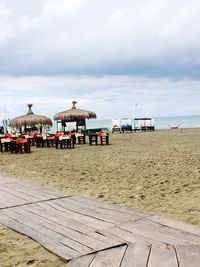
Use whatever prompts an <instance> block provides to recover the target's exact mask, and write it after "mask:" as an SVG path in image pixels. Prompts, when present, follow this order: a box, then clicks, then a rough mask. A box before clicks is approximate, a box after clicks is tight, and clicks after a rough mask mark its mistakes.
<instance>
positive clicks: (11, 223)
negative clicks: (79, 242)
mask: <svg viewBox="0 0 200 267" xmlns="http://www.w3.org/2000/svg"><path fill="white" fill-rule="evenodd" d="M0 223H1V224H4V225H6V226H7V227H10V228H12V229H14V230H16V231H17V232H20V233H22V234H25V235H27V236H29V237H31V238H32V239H34V240H35V241H36V242H38V243H39V244H40V245H42V246H43V247H45V248H46V249H48V250H49V251H51V252H52V253H54V254H56V255H58V256H60V257H62V258H63V259H65V260H70V259H72V258H73V257H74V251H69V249H68V248H67V247H66V246H65V245H63V244H60V243H59V242H57V241H56V240H53V239H52V238H49V237H47V236H45V235H43V234H41V233H38V232H37V231H35V230H33V229H31V228H30V227H27V226H26V225H24V224H21V223H19V222H17V221H16V220H14V219H11V218H10V217H8V216H7V215H6V214H3V212H0Z"/></svg>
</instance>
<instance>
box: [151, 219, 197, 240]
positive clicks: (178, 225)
mask: <svg viewBox="0 0 200 267" xmlns="http://www.w3.org/2000/svg"><path fill="white" fill-rule="evenodd" d="M149 220H150V221H153V222H156V223H159V224H162V225H165V226H168V227H171V228H174V229H177V230H181V231H184V232H188V233H190V234H193V235H198V236H200V227H199V226H195V225H191V224H187V223H184V222H181V221H176V220H171V219H168V218H164V217H161V216H159V215H154V216H152V217H150V218H149Z"/></svg>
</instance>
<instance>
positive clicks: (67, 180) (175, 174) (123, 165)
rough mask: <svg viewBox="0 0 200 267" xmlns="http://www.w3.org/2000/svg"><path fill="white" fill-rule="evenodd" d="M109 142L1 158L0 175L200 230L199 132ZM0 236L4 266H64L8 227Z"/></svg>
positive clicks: (117, 138) (119, 138)
mask: <svg viewBox="0 0 200 267" xmlns="http://www.w3.org/2000/svg"><path fill="white" fill-rule="evenodd" d="M110 143H111V145H109V146H100V145H99V146H94V145H93V146H91V147H90V146H89V145H88V144H86V145H77V146H76V148H75V149H72V150H61V149H58V150H56V149H55V148H33V149H32V153H31V154H30V155H28V154H17V155H11V154H8V153H3V154H2V155H0V160H1V164H0V173H1V174H7V175H10V176H14V177H18V178H19V179H29V180H32V181H34V182H35V183H37V184H40V185H44V186H47V187H53V188H56V189H59V190H62V191H66V192H68V193H73V194H82V195H85V196H92V197H96V198H99V199H101V200H105V201H109V202H111V203H115V204H120V205H125V206H128V207H132V208H135V209H140V210H144V211H151V212H155V213H160V214H164V215H165V216H168V217H171V218H175V219H178V220H182V221H185V222H187V223H192V224H196V225H200V129H183V131H181V130H180V129H176V130H162V131H155V132H149V133H148V132H144V133H141V132H137V133H132V134H130V133H127V134H125V135H123V134H118V133H116V134H112V135H111V137H110ZM0 237H1V238H0V253H1V259H2V262H3V264H4V265H3V266H13V265H12V261H13V259H18V260H20V261H21V263H20V264H21V265H20V264H16V265H15V266H27V265H26V263H27V259H28V260H29V257H28V258H27V255H28V254H29V255H30V258H31V259H32V261H33V260H34V261H33V262H31V263H30V266H41V267H42V266H64V265H63V263H62V262H61V261H60V259H57V258H56V257H55V258H53V259H50V258H49V256H48V255H51V254H50V253H49V252H46V254H45V253H44V252H42V248H41V247H40V246H39V245H38V244H37V243H35V242H33V241H31V240H30V239H28V238H27V237H24V236H23V238H25V239H24V240H23V241H20V240H21V238H22V236H21V235H20V234H17V233H15V232H13V231H12V230H10V229H8V228H5V227H3V226H2V227H1V228H0ZM10 246H11V247H10ZM8 248H11V249H8ZM43 250H44V249H43ZM33 251H35V254H34V253H33ZM27 253H28V254H27ZM45 255H47V256H46V258H45ZM42 259H43V260H44V261H45V263H44V264H46V265H42V264H43V262H42ZM46 259H47V260H49V263H47V262H46ZM52 262H53V264H52ZM23 264H24V265H23ZM56 264H57V265H56Z"/></svg>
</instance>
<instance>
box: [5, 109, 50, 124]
mask: <svg viewBox="0 0 200 267" xmlns="http://www.w3.org/2000/svg"><path fill="white" fill-rule="evenodd" d="M31 107H32V104H28V108H29V109H28V112H27V114H26V115H23V116H19V117H16V118H14V119H12V120H10V126H11V127H13V128H17V129H20V128H21V127H23V126H25V127H26V126H35V125H42V126H44V125H50V126H52V121H51V119H50V118H48V117H46V116H42V115H35V114H34V113H33V111H32V110H31Z"/></svg>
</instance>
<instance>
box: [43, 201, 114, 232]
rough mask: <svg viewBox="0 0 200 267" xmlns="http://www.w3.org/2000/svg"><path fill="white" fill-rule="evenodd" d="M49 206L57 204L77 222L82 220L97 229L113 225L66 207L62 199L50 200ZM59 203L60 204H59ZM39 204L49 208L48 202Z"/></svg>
mask: <svg viewBox="0 0 200 267" xmlns="http://www.w3.org/2000/svg"><path fill="white" fill-rule="evenodd" d="M48 204H49V206H52V204H55V206H54V207H56V208H57V210H59V211H61V212H62V213H65V215H67V216H69V217H70V218H72V219H74V220H75V221H77V222H81V223H82V224H85V225H88V226H89V227H92V228H95V229H104V228H108V227H111V226H113V224H112V223H109V222H106V221H104V220H101V219H97V218H94V217H91V216H87V215H85V214H82V213H78V212H75V211H73V210H68V209H67V208H66V207H65V204H63V203H62V200H56V202H55V201H51V202H48ZM58 204H59V205H58ZM38 206H40V207H45V209H47V208H48V207H47V206H46V203H38Z"/></svg>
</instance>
